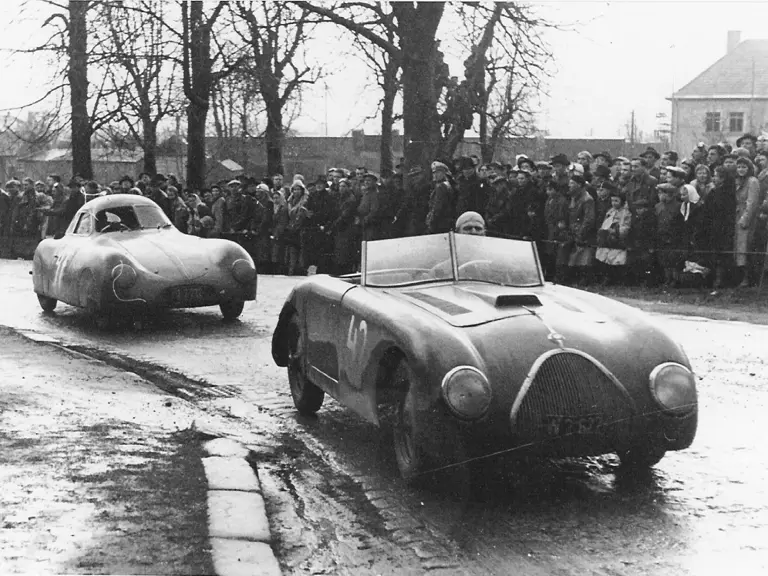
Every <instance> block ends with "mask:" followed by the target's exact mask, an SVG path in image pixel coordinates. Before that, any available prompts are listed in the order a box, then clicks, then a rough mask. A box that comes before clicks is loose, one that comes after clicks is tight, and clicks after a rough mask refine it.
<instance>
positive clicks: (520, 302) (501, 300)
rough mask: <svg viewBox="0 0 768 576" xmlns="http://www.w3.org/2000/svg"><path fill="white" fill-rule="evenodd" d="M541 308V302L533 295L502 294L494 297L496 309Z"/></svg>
mask: <svg viewBox="0 0 768 576" xmlns="http://www.w3.org/2000/svg"><path fill="white" fill-rule="evenodd" d="M509 306H520V307H522V306H541V300H539V297H538V296H536V295H535V294H502V295H501V296H497V297H496V307H497V308H506V307H509Z"/></svg>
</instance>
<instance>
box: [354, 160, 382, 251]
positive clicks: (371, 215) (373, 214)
mask: <svg viewBox="0 0 768 576" xmlns="http://www.w3.org/2000/svg"><path fill="white" fill-rule="evenodd" d="M361 192H362V196H361V197H360V203H359V204H358V205H357V218H358V220H359V221H360V226H361V228H362V233H363V237H362V239H363V240H366V241H368V240H378V239H379V238H380V236H379V229H380V226H379V217H380V215H381V210H380V208H381V206H380V203H379V200H380V197H379V178H378V176H376V174H374V173H373V172H366V173H365V175H364V176H363V185H362V188H361Z"/></svg>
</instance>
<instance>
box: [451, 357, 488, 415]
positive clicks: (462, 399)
mask: <svg viewBox="0 0 768 576" xmlns="http://www.w3.org/2000/svg"><path fill="white" fill-rule="evenodd" d="M443 399H444V400H445V403H446V404H448V407H449V408H450V409H451V411H452V412H453V413H454V414H455V415H456V416H458V417H459V418H463V419H465V420H476V419H477V418H480V417H482V416H483V415H484V414H485V413H486V412H487V411H488V408H489V406H490V405H491V385H490V384H489V383H488V378H486V377H485V374H483V373H482V372H480V370H478V369H477V368H473V367H472V366H458V367H456V368H454V369H453V370H451V371H450V372H448V374H446V375H445V377H444V378H443Z"/></svg>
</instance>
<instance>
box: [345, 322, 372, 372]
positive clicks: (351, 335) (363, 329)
mask: <svg viewBox="0 0 768 576" xmlns="http://www.w3.org/2000/svg"><path fill="white" fill-rule="evenodd" d="M367 339H368V324H366V323H365V320H360V322H359V323H357V322H355V317H354V316H352V317H351V318H350V319H349V330H348V331H347V348H349V351H350V353H351V355H352V361H354V362H357V361H359V360H360V359H361V357H362V355H363V350H365V343H366V340H367Z"/></svg>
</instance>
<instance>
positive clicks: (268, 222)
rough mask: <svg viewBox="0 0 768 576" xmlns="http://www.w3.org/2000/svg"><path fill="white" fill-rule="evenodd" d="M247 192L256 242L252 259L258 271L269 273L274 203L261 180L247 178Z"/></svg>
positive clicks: (270, 268) (251, 226)
mask: <svg viewBox="0 0 768 576" xmlns="http://www.w3.org/2000/svg"><path fill="white" fill-rule="evenodd" d="M247 192H248V195H249V196H250V197H251V198H252V211H251V224H250V229H251V234H253V236H254V240H255V243H256V246H255V250H254V254H253V257H254V258H253V259H254V260H255V261H256V266H257V268H258V270H259V271H261V272H263V273H270V272H273V270H272V243H271V240H270V236H271V234H272V226H273V224H274V214H275V204H274V202H272V198H271V196H270V194H271V191H270V189H269V186H268V185H267V184H265V183H263V182H259V183H257V182H256V180H255V179H251V180H249V182H248V185H247Z"/></svg>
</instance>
